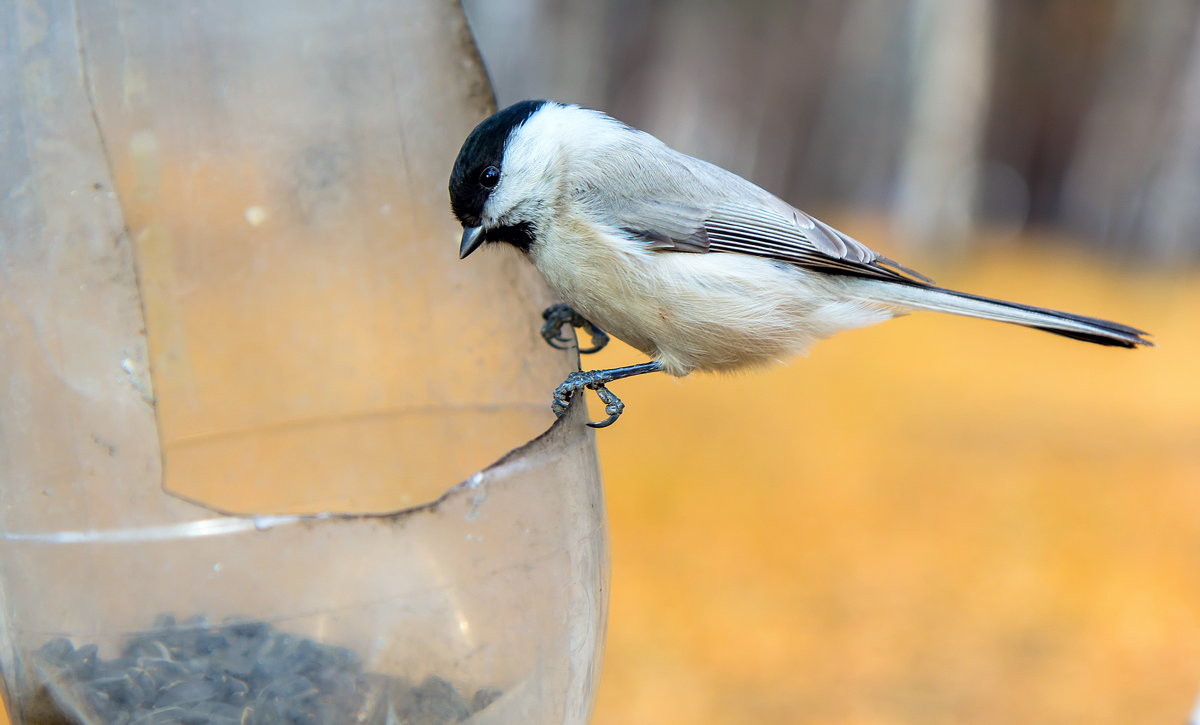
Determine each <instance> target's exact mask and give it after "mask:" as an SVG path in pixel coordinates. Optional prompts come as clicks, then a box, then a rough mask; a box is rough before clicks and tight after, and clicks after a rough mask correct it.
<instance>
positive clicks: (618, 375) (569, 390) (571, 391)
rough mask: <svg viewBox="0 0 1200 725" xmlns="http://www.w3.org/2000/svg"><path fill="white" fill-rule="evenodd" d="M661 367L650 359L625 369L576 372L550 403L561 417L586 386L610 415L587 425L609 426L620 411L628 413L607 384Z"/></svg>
mask: <svg viewBox="0 0 1200 725" xmlns="http://www.w3.org/2000/svg"><path fill="white" fill-rule="evenodd" d="M660 370H662V364H661V363H658V362H648V363H641V364H639V365H629V366H627V367H623V368H612V369H611V370H588V371H586V372H573V373H571V374H570V375H568V376H567V379H566V380H564V381H563V383H562V385H559V386H558V387H557V388H555V389H554V400H553V401H551V403H550V409H551V410H553V411H554V414H555V415H556V416H558V417H559V418H561V417H562V416H563V414H564V413H566V412H567V406H568V405H570V403H571V398H572V396H574V395H575V393H577V392H579V391H581V390H584V389H587V390H595V391H596V395H598V396H600V401H601V402H603V403H604V412H605V414H607V415H608V417H607V418H605V419H604V420H601V421H597V422H594V423H588V425H590V426H591V427H593V428H607V427H608V426H610V425H612V424H613V423H615V422H617V418H620V417H621V413H624V412H625V403H623V402H621V399H620V398H618V397H617V395H616V393H614V392H613V391H611V390H609V389H608V388H607V387H606V386H607V385H608V383H611V382H612V381H614V380H620V379H622V378H629V377H633V376H634V375H644V374H645V373H655V372H658V371H660Z"/></svg>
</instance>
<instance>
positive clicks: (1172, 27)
mask: <svg viewBox="0 0 1200 725" xmlns="http://www.w3.org/2000/svg"><path fill="white" fill-rule="evenodd" d="M1196 5H1197V4H1196V3H1195V2H1193V1H1192V0H1158V1H1157V2H1155V3H1154V4H1153V8H1149V7H1147V6H1146V5H1145V4H1144V3H1140V2H1136V1H1135V0H1124V1H1123V2H1122V3H1121V7H1120V16H1119V17H1118V18H1117V21H1116V22H1115V23H1114V33H1113V37H1112V39H1111V43H1110V47H1109V51H1108V54H1107V60H1106V63H1105V67H1104V68H1103V70H1102V71H1101V77H1102V79H1103V82H1102V84H1101V86H1100V90H1099V92H1098V94H1097V97H1096V99H1095V101H1094V103H1093V104H1092V109H1091V113H1090V115H1089V117H1088V122H1087V124H1086V126H1085V130H1084V134H1083V138H1082V140H1081V142H1080V145H1079V147H1078V150H1077V152H1076V155H1075V160H1074V163H1073V164H1072V168H1071V171H1070V174H1069V176H1068V178H1067V180H1066V194H1065V203H1064V207H1065V208H1064V216H1065V219H1066V221H1067V222H1068V224H1069V225H1071V226H1072V227H1074V228H1075V229H1076V230H1078V231H1081V232H1083V233H1085V234H1088V235H1090V236H1093V237H1095V238H1098V239H1100V240H1101V241H1102V243H1103V244H1105V245H1107V246H1110V247H1116V246H1118V245H1120V246H1121V247H1123V248H1125V249H1127V250H1130V251H1133V252H1134V253H1137V254H1144V255H1147V256H1150V257H1154V258H1160V259H1168V258H1173V257H1178V256H1179V255H1180V253H1181V252H1183V251H1184V250H1191V253H1192V254H1194V253H1195V250H1196V248H1197V239H1198V238H1200V141H1198V139H1200V14H1198V13H1197V7H1196ZM1151 10H1152V11H1151Z"/></svg>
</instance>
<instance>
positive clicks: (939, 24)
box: [895, 0, 992, 246]
mask: <svg viewBox="0 0 1200 725" xmlns="http://www.w3.org/2000/svg"><path fill="white" fill-rule="evenodd" d="M991 26H992V14H991V7H990V0H915V3H914V10H913V14H912V33H913V42H912V48H913V51H914V53H915V59H914V62H913V66H912V75H911V79H912V89H911V90H912V106H911V108H912V113H911V117H910V121H909V127H908V139H907V141H906V142H905V144H904V149H903V152H902V153H903V156H902V159H901V162H900V173H899V177H898V186H897V190H896V193H897V197H896V206H895V211H896V216H897V223H898V226H899V229H900V232H901V235H902V238H903V239H905V240H907V241H908V243H910V244H916V245H923V244H929V243H932V242H948V243H952V244H956V245H960V246H961V245H963V244H965V241H966V234H967V232H968V231H969V229H970V227H971V224H972V221H973V214H974V207H975V195H976V190H977V186H978V176H979V169H980V168H981V165H980V160H979V153H980V149H981V146H982V138H983V129H984V121H985V118H986V113H987V109H988V93H989V91H990V85H989V78H990V72H991V67H990V66H991V62H990V53H991V43H990V40H991V36H992V27H991Z"/></svg>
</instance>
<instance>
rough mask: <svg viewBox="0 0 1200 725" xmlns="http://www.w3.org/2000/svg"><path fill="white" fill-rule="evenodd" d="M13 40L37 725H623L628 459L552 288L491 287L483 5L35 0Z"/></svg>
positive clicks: (19, 470) (25, 548) (15, 241)
mask: <svg viewBox="0 0 1200 725" xmlns="http://www.w3.org/2000/svg"><path fill="white" fill-rule="evenodd" d="M0 33H3V34H4V36H5V38H4V40H5V42H4V43H3V44H0V54H3V55H2V58H0V66H2V67H4V68H5V69H6V72H5V73H4V74H0V185H2V187H3V188H2V189H0V191H2V193H0V381H2V382H0V385H3V386H4V389H3V393H2V399H3V400H4V404H3V405H2V406H0V480H2V485H3V491H4V495H3V499H2V501H0V616H2V617H3V621H2V628H0V667H2V668H3V674H4V684H5V688H6V702H7V705H8V709H9V714H10V717H11V718H12V720H13V722H14V723H18V724H23V723H42V722H85V723H93V722H97V723H98V722H176V721H184V720H185V719H186V718H193V719H199V718H201V716H203V717H204V718H207V719H206V720H203V721H205V722H214V723H217V722H227V721H232V722H237V721H242V722H257V723H267V722H304V721H313V722H321V721H330V719H331V718H335V719H336V720H335V721H344V722H429V723H434V722H443V721H446V722H451V721H453V722H472V723H493V722H494V723H512V722H521V723H583V722H585V721H586V720H587V717H588V714H589V712H590V708H591V698H592V688H593V684H594V677H595V674H596V667H597V663H598V658H599V653H600V649H601V639H602V634H603V628H604V618H605V613H606V608H607V590H606V587H607V575H608V568H607V567H608V563H607V548H606V545H607V544H606V534H605V524H604V508H603V500H602V496H601V493H600V488H599V475H598V469H597V463H596V457H595V448H594V441H593V439H592V437H591V434H590V430H589V429H587V428H585V427H584V426H583V425H582V422H583V421H582V418H583V413H584V411H583V410H581V409H573V410H572V411H571V412H570V413H569V414H568V416H567V417H566V418H564V419H563V421H561V422H560V423H559V424H558V425H556V426H554V427H553V428H550V424H551V422H552V421H553V417H552V415H551V414H550V413H549V411H548V405H547V403H548V399H547V394H548V391H550V390H551V389H553V387H554V385H556V384H557V383H558V382H559V381H560V380H561V379H562V378H563V377H564V376H565V374H566V373H567V372H568V371H569V370H571V369H573V367H574V364H575V360H574V358H573V356H572V355H571V354H569V353H562V352H558V351H554V350H551V349H550V348H549V347H546V346H545V345H544V343H543V342H542V341H541V339H540V338H539V337H538V336H537V334H536V329H537V325H538V323H539V322H540V318H539V315H538V312H539V311H540V310H541V309H542V307H543V306H545V305H546V304H549V303H550V302H551V301H552V300H551V298H550V297H549V294H548V293H547V291H546V290H545V289H544V287H543V286H542V285H541V283H540V282H539V280H538V279H537V278H536V276H535V275H534V274H533V272H532V270H530V269H529V268H528V266H527V265H524V264H522V263H521V260H519V259H517V258H516V257H515V256H512V255H507V254H504V253H502V252H498V251H497V252H491V251H489V252H485V253H483V254H481V255H479V256H478V257H472V258H471V259H470V260H469V261H467V262H460V261H459V260H458V259H457V254H456V252H457V236H458V233H459V230H458V228H457V225H456V223H455V222H454V221H453V219H452V218H451V217H450V215H449V213H448V210H447V201H446V190H445V187H446V178H447V174H448V170H449V168H450V165H451V163H452V161H453V158H454V154H455V153H456V152H457V148H458V145H459V143H460V142H461V140H462V138H463V137H465V135H466V134H467V132H468V131H469V130H470V128H471V127H472V126H473V125H474V124H475V123H476V122H477V121H478V120H479V119H480V118H482V117H483V116H484V115H485V114H486V113H487V111H488V108H489V104H490V100H491V99H490V92H489V90H488V86H487V82H486V78H485V76H484V74H483V71H482V69H481V68H480V66H479V64H478V60H477V56H476V55H475V53H474V48H473V45H472V44H471V41H470V37H469V33H468V32H467V29H466V25H465V22H464V20H463V18H462V15H461V11H460V9H459V8H458V6H457V4H456V3H446V2H441V1H440V0H408V1H407V2H402V3H392V4H384V5H379V4H376V3H367V2H354V1H351V2H337V3H334V2H316V1H315V0H305V1H302V2H292V1H290V0H286V1H285V0H269V1H267V2H255V3H233V2H229V3H212V4H195V3H165V4H164V3H149V2H147V3H138V2H134V3H109V2H95V3H76V4H72V3H67V2H54V1H47V2H19V3H10V4H7V5H5V6H3V7H0ZM548 428H550V430H549V431H548V432H546V433H545V434H544V435H540V434H542V433H543V431H547V429H548ZM531 439H533V440H532V442H530V443H528V444H527V445H523V444H525V443H526V442H527V441H530V440H531ZM514 448H516V450H514V451H513V452H512V453H509V454H508V455H505V452H506V451H509V450H510V449H514ZM497 460H499V463H496V464H495V465H490V464H492V462H493V461H497ZM477 472H478V473H477ZM456 484H457V485H456ZM164 488H165V489H166V490H167V491H169V493H168V492H166V491H164ZM222 512H225V513H222ZM338 708H343V709H341V710H338ZM114 713H115V714H114ZM122 713H123V714H122ZM331 713H336V714H331ZM222 718H225V719H222ZM305 718H308V720H305ZM343 718H344V719H343ZM189 721H190V720H189Z"/></svg>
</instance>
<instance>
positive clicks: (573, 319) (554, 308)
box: [542, 302, 608, 355]
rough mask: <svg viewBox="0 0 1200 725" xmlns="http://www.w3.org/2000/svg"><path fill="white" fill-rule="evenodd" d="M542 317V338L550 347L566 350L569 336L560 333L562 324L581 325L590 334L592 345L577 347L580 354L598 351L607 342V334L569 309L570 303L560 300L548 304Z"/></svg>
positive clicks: (569, 342) (569, 341)
mask: <svg viewBox="0 0 1200 725" xmlns="http://www.w3.org/2000/svg"><path fill="white" fill-rule="evenodd" d="M542 319H543V320H545V321H546V322H545V323H543V324H542V339H543V340H545V341H546V344H548V345H549V346H550V347H553V348H557V349H559V350H566V349H567V348H568V347H569V346H570V344H571V340H570V338H567V337H564V336H563V334H562V328H563V325H570V326H571V327H582V328H583V329H584V331H586V332H587V333H588V335H590V336H591V338H592V346H591V347H589V348H580V349H579V352H580V354H582V355H588V354H590V353H593V352H599V351H601V350H603V349H604V346H605V345H607V344H608V334H607V333H605V332H604V330H601V329H600V328H599V327H596V326H595V325H593V324H592V323H591V322H589V321H588V320H587V319H585V318H584V317H583V316H582V315H580V314H579V313H578V312H576V311H575V310H573V309H571V306H570V305H565V304H563V303H561V302H560V303H558V304H554V305H550V306H549V307H547V308H546V309H545V311H544V312H542ZM560 343H561V344H560Z"/></svg>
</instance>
